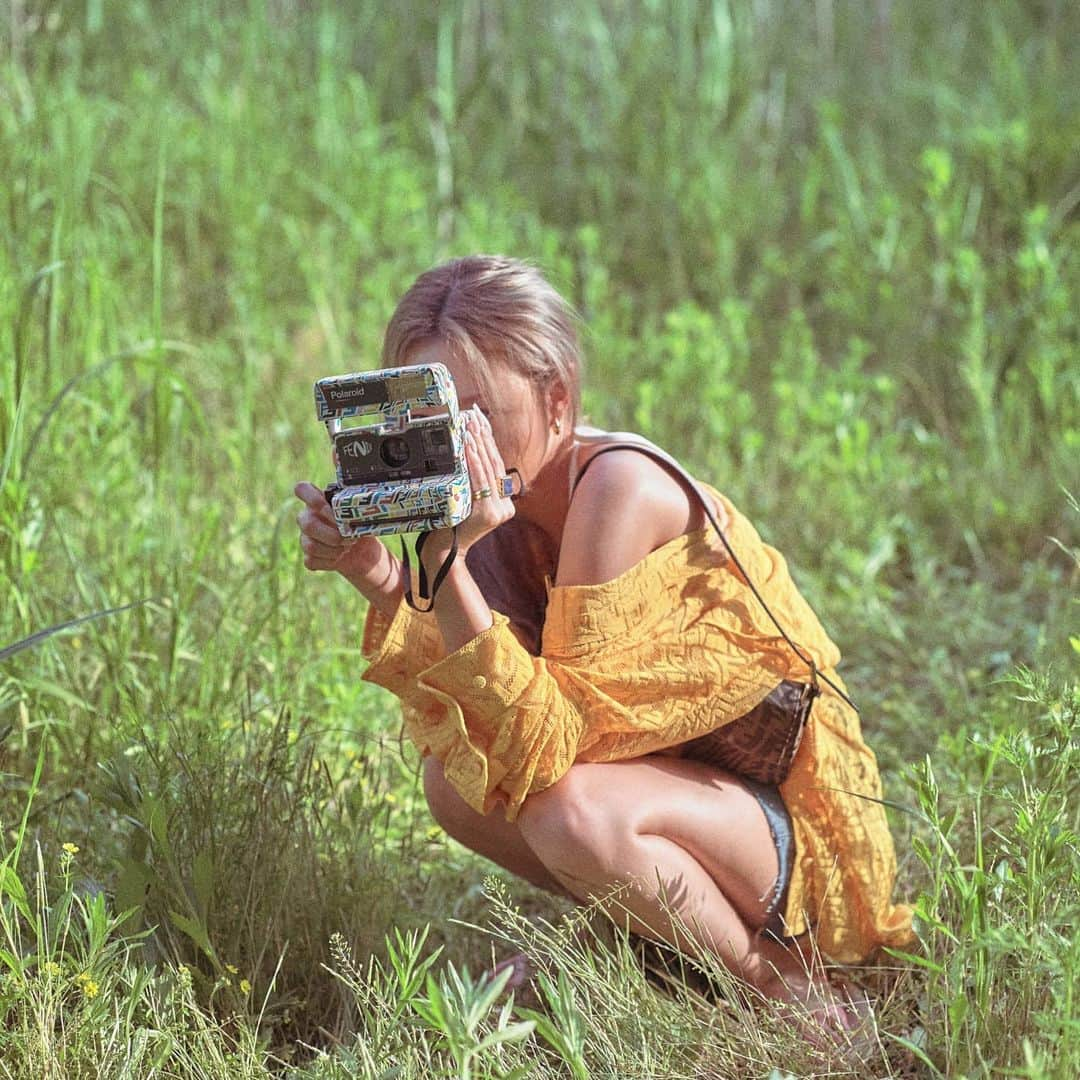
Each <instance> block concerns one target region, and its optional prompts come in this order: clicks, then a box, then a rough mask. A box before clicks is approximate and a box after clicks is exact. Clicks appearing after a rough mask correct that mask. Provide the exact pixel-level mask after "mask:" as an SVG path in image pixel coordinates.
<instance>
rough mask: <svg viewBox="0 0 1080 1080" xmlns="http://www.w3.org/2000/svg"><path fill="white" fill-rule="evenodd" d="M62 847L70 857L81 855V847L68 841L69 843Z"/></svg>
mask: <svg viewBox="0 0 1080 1080" xmlns="http://www.w3.org/2000/svg"><path fill="white" fill-rule="evenodd" d="M62 847H63V849H64V850H65V851H66V852H67V853H68V854H69V855H78V854H79V845H78V844H73V843H71V842H70V841H68V843H66V844H63V845H62Z"/></svg>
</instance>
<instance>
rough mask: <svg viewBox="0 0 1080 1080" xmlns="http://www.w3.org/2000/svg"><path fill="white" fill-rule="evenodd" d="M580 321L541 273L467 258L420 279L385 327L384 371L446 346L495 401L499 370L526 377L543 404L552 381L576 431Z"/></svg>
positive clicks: (503, 259) (502, 259)
mask: <svg viewBox="0 0 1080 1080" xmlns="http://www.w3.org/2000/svg"><path fill="white" fill-rule="evenodd" d="M577 322H578V319H577V315H576V314H575V312H574V310H573V309H572V308H571V307H570V305H569V304H568V303H567V302H566V301H565V300H564V299H563V298H562V296H560V295H559V293H558V292H557V291H556V290H555V289H554V288H553V287H552V286H551V285H550V284H549V283H548V282H547V280H545V278H544V276H543V275H542V274H541V273H540V271H539V270H537V269H536V267H534V266H532V265H530V264H529V263H525V262H522V261H520V260H518V259H511V258H509V257H507V256H504V255H467V256H465V257H464V258H461V259H451V260H450V261H449V262H445V263H442V264H441V265H440V266H436V267H434V268H433V269H431V270H428V271H426V272H425V273H423V274H421V275H420V276H419V277H418V278H417V279H416V281H414V282H413V284H412V286H411V287H410V288H409V291H408V292H406V293H405V295H404V296H403V297H402V298H401V300H400V301H399V303H398V305H397V308H396V309H395V310H394V314H393V316H391V319H390V322H389V324H388V325H387V327H386V336H385V338H384V339H383V352H382V366H383V367H395V366H397V365H399V364H405V363H408V357H409V354H410V353H411V352H412V351H413V350H414V349H416V348H417V347H418V346H420V345H425V344H428V343H430V342H431V341H433V340H435V341H440V342H442V343H443V344H444V345H445V346H446V347H447V349H448V350H449V351H450V355H451V356H452V357H453V358H454V360H455V361H457V362H460V363H463V364H465V365H468V367H469V369H470V370H471V371H472V372H473V373H474V374H475V376H476V378H477V381H478V382H479V384H480V385H481V386H483V387H484V389H485V391H486V392H487V394H488V397H489V399H491V398H492V397H493V396H494V393H495V392H496V391H495V387H496V381H495V378H494V374H495V373H493V371H492V364H503V365H505V366H506V367H507V368H509V369H511V370H512V371H515V372H517V373H518V374H520V375H523V376H525V377H526V378H527V379H528V380H529V382H530V384H531V385H532V388H533V391H534V393H535V394H536V395H537V398H538V400H540V401H544V400H545V391H546V390H547V389H548V388H550V386H551V385H552V383H553V381H554V382H556V383H561V385H562V386H563V387H564V388H565V390H566V393H567V397H568V399H569V403H570V404H569V415H568V416H567V417H566V419H567V420H569V423H570V428H571V430H572V429H573V426H574V424H576V423H577V419H578V415H579V413H580V411H581V348H580V343H579V338H578V332H577Z"/></svg>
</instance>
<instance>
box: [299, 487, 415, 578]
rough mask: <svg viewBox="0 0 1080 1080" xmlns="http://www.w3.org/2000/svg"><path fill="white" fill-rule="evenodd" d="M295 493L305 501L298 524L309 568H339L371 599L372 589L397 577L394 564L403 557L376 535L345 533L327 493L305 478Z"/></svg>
mask: <svg viewBox="0 0 1080 1080" xmlns="http://www.w3.org/2000/svg"><path fill="white" fill-rule="evenodd" d="M293 494H294V495H295V496H296V497H297V498H298V499H299V500H300V501H301V502H302V503H303V504H304V509H303V510H301V511H300V513H299V514H297V516H296V523H297V525H299V526H300V547H301V549H302V550H303V552H304V565H305V566H306V567H307V568H308V569H309V570H336V571H337V572H338V573H339V574H341V575H342V576H343V577H345V578H347V579H348V580H349V581H350V582H351V583H352V584H353V585H355V586H356V587H357V588H358V589H359V590H360V591H361V592H362V593H364V594H365V595H368V598H369V599H371V596H370V595H369V590H371V589H378V590H380V591H382V590H383V589H385V586H386V584H387V579H388V578H390V577H394V578H396V574H397V567H396V566H395V565H394V564H395V563H398V564H399V565H400V560H398V559H396V558H395V557H394V555H393V554H391V552H390V551H389V549H388V548H386V547H385V546H384V545H383V544H381V543H380V542H379V541H378V539H376V537H374V536H357V537H350V538H346V537H344V536H342V535H341V533H340V532H339V531H338V527H337V522H336V521H335V520H334V514H333V511H332V510H331V509H330V504H329V503H328V502H327V501H326V496H325V495H323V493H322V492H321V491H320V490H319V489H318V488H317V487H316V486H315V485H314V484H310V483H308V481H306V480H301V481H300V483H299V484H297V485H296V487H295V488H293Z"/></svg>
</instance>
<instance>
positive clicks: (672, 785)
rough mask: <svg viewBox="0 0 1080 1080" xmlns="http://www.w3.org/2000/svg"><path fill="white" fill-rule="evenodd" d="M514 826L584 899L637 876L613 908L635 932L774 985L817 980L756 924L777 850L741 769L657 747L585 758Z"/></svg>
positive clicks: (761, 984)
mask: <svg viewBox="0 0 1080 1080" xmlns="http://www.w3.org/2000/svg"><path fill="white" fill-rule="evenodd" d="M516 825H517V826H518V827H519V828H520V832H521V835H522V836H523V837H524V839H525V842H526V843H527V845H528V846H529V847H530V848H531V849H532V850H533V851H534V852H535V853H536V855H537V856H538V857H539V859H540V862H541V863H542V864H543V865H544V866H546V867H547V869H548V870H549V871H550V873H551V874H552V875H553V876H554V877H556V878H557V879H558V880H559V881H561V882H563V883H564V884H565V885H566V887H567V889H569V890H570V892H571V893H573V894H574V895H575V896H577V897H578V898H579V899H581V900H584V901H589V900H592V899H594V898H596V899H601V900H602V899H603V897H604V895H605V894H606V893H608V892H610V890H611V888H612V886H613V885H617V884H626V885H628V886H629V888H628V889H625V890H623V892H622V893H621V894H620V895H619V896H617V897H615V898H614V900H613V901H611V902H610V903H609V904H608V910H609V913H611V914H613V915H614V916H615V917H616V918H617V919H618V921H620V922H626V923H627V925H628V926H629V929H631V930H632V931H634V932H636V933H639V934H642V935H644V936H646V937H650V938H653V939H659V940H662V941H666V942H668V943H669V944H672V945H675V946H676V947H677V948H680V949H682V950H684V951H689V952H694V951H696V950H706V951H708V952H710V953H712V954H714V955H715V956H717V957H719V959H720V960H721V961H722V962H723V963H724V964H725V965H726V966H727V967H728V968H729V969H731V970H732V971H734V972H736V973H737V974H738V975H740V976H742V977H743V978H745V979H746V980H747V981H749V982H750V983H752V984H753V985H754V986H755V987H757V989H758V990H760V991H761V992H762V993H763V994H766V995H767V996H770V997H780V998H785V999H791V998H796V997H799V998H805V997H806V995H807V994H808V992H809V991H810V989H811V986H812V980H811V979H810V978H808V976H807V973H806V968H805V962H804V960H803V958H802V957H801V955H800V954H799V953H798V952H797V951H796V950H789V949H787V948H785V947H784V946H782V945H780V944H779V943H777V942H775V941H773V940H771V939H768V938H764V937H762V936H760V934H759V933H758V931H759V930H760V929H761V927H762V926H763V925H764V923H765V919H766V906H767V898H768V896H769V895H771V893H772V890H773V888H774V886H775V883H776V879H777V875H778V872H779V857H778V855H777V852H776V846H775V844H774V842H773V839H772V833H771V832H770V830H769V825H768V822H767V820H766V818H765V815H764V812H763V811H762V809H761V806H760V804H759V803H758V801H757V799H756V798H755V797H754V796H753V794H752V793H751V792H750V791H749V790H748V789H747V788H746V787H745V786H744V785H743V784H742V783H741V782H740V781H739V779H738V777H736V776H735V775H734V774H731V773H727V772H724V771H723V770H720V769H716V768H714V767H712V766H708V765H704V764H702V763H700V762H692V761H685V760H681V759H676V758H671V757H666V756H660V755H650V756H648V757H643V758H636V759H634V760H632V761H622V762H612V763H605V764H600V763H595V764H590V763H578V764H576V765H574V766H572V767H571V769H570V771H569V772H568V773H567V774H566V775H565V776H564V777H563V778H562V779H561V780H559V781H558V782H557V783H556V784H554V785H553V786H552V787H550V788H548V789H546V790H545V791H542V792H539V793H538V794H536V795H532V796H530V797H529V798H528V799H527V800H526V801H525V804H524V805H523V807H522V809H521V813H520V815H519V816H518V819H517V822H516ZM665 908H666V909H668V910H670V911H672V912H674V913H675V914H676V915H677V917H678V920H681V922H682V923H683V924H684V925H685V927H686V928H687V930H688V931H689V933H690V935H691V938H690V939H689V940H688V939H687V937H686V933H685V932H680V930H679V929H678V926H677V925H676V921H675V920H673V919H672V918H671V917H670V916H669V915H668V914H667V911H666V910H665Z"/></svg>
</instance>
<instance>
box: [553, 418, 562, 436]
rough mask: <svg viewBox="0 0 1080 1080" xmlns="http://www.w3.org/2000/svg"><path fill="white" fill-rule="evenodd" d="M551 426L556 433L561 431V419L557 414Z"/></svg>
mask: <svg viewBox="0 0 1080 1080" xmlns="http://www.w3.org/2000/svg"><path fill="white" fill-rule="evenodd" d="M552 426H553V427H554V428H555V434H556V435H558V434H560V433H561V432H562V421H561V420H560V419H559V418H558V417H557V416H556V417H555V423H554V425H552Z"/></svg>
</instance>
